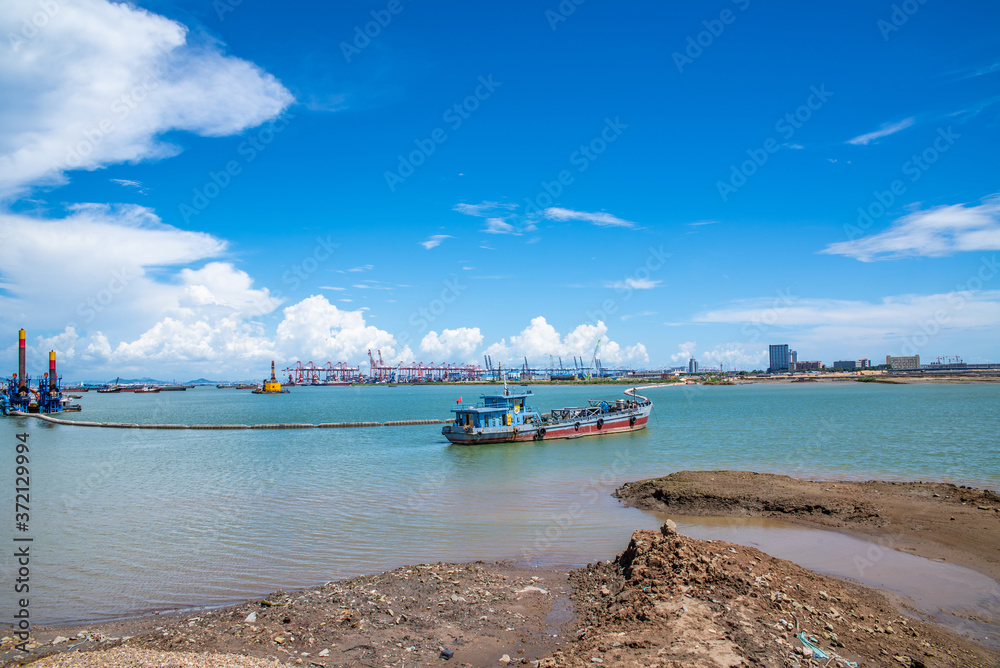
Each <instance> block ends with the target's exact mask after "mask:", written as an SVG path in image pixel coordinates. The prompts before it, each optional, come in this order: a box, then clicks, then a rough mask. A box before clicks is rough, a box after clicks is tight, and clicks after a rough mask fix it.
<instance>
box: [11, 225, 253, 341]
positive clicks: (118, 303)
mask: <svg viewBox="0 0 1000 668" xmlns="http://www.w3.org/2000/svg"><path fill="white" fill-rule="evenodd" d="M0 239H2V242H0V324H4V323H6V324H8V325H9V324H12V323H11V322H10V318H14V317H18V318H24V319H26V320H27V321H30V322H33V323H37V326H41V327H46V328H60V329H61V328H62V326H63V325H65V324H73V323H72V322H71V323H67V321H75V324H76V325H79V326H81V327H83V326H87V325H90V324H95V323H96V324H99V325H101V326H103V327H107V326H109V325H113V324H114V323H115V322H124V321H131V322H135V321H141V320H142V318H143V317H150V316H155V315H158V314H160V313H161V312H162V311H163V310H165V309H169V308H176V307H177V306H179V304H178V300H179V299H180V295H181V293H183V292H185V290H186V288H187V287H188V286H195V285H197V284H198V283H197V281H198V279H199V278H203V279H205V280H210V279H212V277H213V276H214V280H216V281H218V280H222V275H221V272H220V268H219V267H214V268H213V269H210V270H207V271H205V272H204V273H200V274H190V273H189V274H184V275H183V276H182V277H181V279H180V280H179V282H180V283H183V284H184V285H182V286H181V287H178V285H177V283H175V282H173V281H171V280H169V279H168V280H166V281H164V280H157V279H155V278H153V276H154V275H155V274H157V273H160V272H161V271H162V270H163V269H166V268H169V267H173V266H183V265H190V264H193V263H196V262H199V261H204V260H208V259H211V258H215V257H217V256H219V255H221V254H222V253H223V252H224V251H225V250H226V242H225V241H223V240H221V239H218V238H217V237H214V236H212V235H210V234H204V233H200V232H189V231H186V230H180V229H177V228H175V227H171V226H169V225H164V224H163V223H161V222H160V219H159V218H158V217H157V216H156V215H155V214H153V213H152V212H151V211H150V210H149V209H146V208H144V207H139V206H117V207H112V206H100V205H78V206H76V207H73V209H72V211H71V213H70V215H69V216H67V217H65V218H59V219H52V220H45V219H37V218H33V217H29V216H23V215H18V214H9V213H2V212H0ZM40 260H41V261H44V263H45V270H44V271H39V261H40ZM241 280H242V279H241ZM215 287H220V286H218V285H216V286H215ZM192 289H193V290H195V291H196V288H193V287H192ZM191 297H192V298H196V295H195V294H192V295H191ZM98 321H100V322H98Z"/></svg>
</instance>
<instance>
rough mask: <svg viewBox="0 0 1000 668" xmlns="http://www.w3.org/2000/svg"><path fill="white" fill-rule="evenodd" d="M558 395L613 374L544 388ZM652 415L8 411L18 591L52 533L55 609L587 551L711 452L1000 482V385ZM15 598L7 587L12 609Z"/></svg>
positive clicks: (771, 400)
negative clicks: (457, 424)
mask: <svg viewBox="0 0 1000 668" xmlns="http://www.w3.org/2000/svg"><path fill="white" fill-rule="evenodd" d="M484 390H485V388H483V387H473V386H425V387H408V386H406V385H400V386H398V387H385V386H381V387H378V386H375V387H327V388H306V387H293V388H291V391H290V392H289V393H288V394H284V395H276V396H262V395H253V394H250V393H249V392H247V391H240V390H219V389H216V388H214V387H199V388H194V389H190V390H188V391H186V392H161V393H159V394H145V395H143V394H138V395H136V394H131V393H123V394H100V395H99V394H96V393H94V392H89V393H86V394H85V395H84V398H83V399H80V400H79V402H78V403H80V404H82V405H83V408H84V410H83V412H82V413H77V414H67V415H65V416H64V417H66V418H68V419H74V420H87V421H99V422H138V423H181V424H211V423H239V424H256V423H276V422H286V423H288V422H309V423H321V422H351V421H387V420H404V419H422V418H444V417H448V415H449V409H450V408H451V407H453V406H454V402H455V401H456V400H457V399H458V398H459V397H462V398H463V401H464V402H466V403H470V402H474V401H476V400H477V399H478V395H479V394H480V393H481V392H482V391H484ZM534 390H535V393H536V395H537V396H536V398H535V399H534V401H533V402H532V403H534V405H535V406H536V407H537V408H538V409H539V410H542V411H546V410H550V409H552V408H558V407H561V406H566V405H581V404H584V403H585V402H586V400H587V399H588V398H610V399H614V398H616V397H617V396H620V395H619V392H620V391H621V388H616V387H612V386H536V387H535V388H534ZM645 393H646V394H647V396H649V397H650V398H651V399H652V400H653V402H654V409H653V416H652V419H651V420H650V423H649V426H648V428H647V429H645V430H642V431H638V432H632V433H628V434H620V435H609V436H603V437H594V438H581V439H575V440H562V441H545V442H537V443H536V442H527V443H520V444H516V445H480V446H472V447H468V446H454V445H450V444H449V443H448V442H447V440H446V439H444V437H443V436H442V435H441V433H440V426H439V425H428V426H410V427H378V428H362V429H300V430H284V431H271V430H239V431H202V430H182V431H175V430H171V431H167V430H164V431H161V430H136V429H97V428H88V427H69V426H62V425H52V424H48V423H45V422H42V421H40V420H37V419H29V418H4V419H0V444H2V453H3V454H0V461H2V462H3V463H2V464H0V472H2V476H0V499H2V500H3V503H2V504H0V507H2V508H7V511H6V513H7V516H6V517H2V522H0V524H2V526H3V529H2V530H0V538H3V540H4V544H5V545H6V546H7V547H6V548H4V549H3V550H2V554H3V557H2V558H0V587H3V589H4V590H6V591H8V592H10V591H12V587H13V583H14V581H15V579H16V578H17V570H18V564H17V563H16V561H17V560H16V558H14V556H13V555H14V550H13V549H11V548H10V546H12V545H14V543H13V542H12V539H13V538H15V537H31V538H32V539H33V540H32V541H31V543H30V545H31V576H30V577H31V583H30V586H31V613H32V620H33V622H34V623H54V622H62V621H77V620H80V621H83V620H101V619H109V618H115V617H122V616H130V615H137V614H144V613H149V612H152V611H159V610H169V609H176V608H185V607H191V606H212V605H223V604H227V603H232V602H237V601H240V600H243V599H245V598H249V597H253V596H259V595H263V594H266V593H268V592H271V591H274V590H276V589H279V588H285V589H292V588H300V587H307V586H311V585H316V584H319V583H322V582H325V581H328V580H332V579H339V578H344V577H350V576H354V575H358V574H363V573H374V572H380V571H383V570H386V569H390V568H393V567H396V566H400V565H403V564H413V563H421V562H436V561H442V560H448V561H468V560H476V559H484V560H491V559H506V558H513V559H521V560H524V561H528V562H531V563H536V564H543V565H557V564H558V565H573V564H580V563H587V562H590V561H596V560H598V559H607V558H610V557H612V556H613V555H614V554H616V553H617V552H619V551H621V550H622V549H623V548H624V546H625V545H626V543H627V541H628V537H629V536H630V535H631V533H632V531H633V530H635V529H637V528H654V527H656V526H658V524H659V521H660V520H659V519H658V518H657V517H656V516H655V515H653V514H650V513H645V512H642V511H639V510H636V509H630V508H625V507H623V506H622V505H621V504H620V503H619V502H618V501H617V500H615V499H614V498H612V497H611V496H610V495H611V492H613V491H614V489H615V488H616V487H618V486H619V485H620V484H621V483H623V482H625V481H631V480H639V479H642V478H647V477H653V476H661V475H666V474H668V473H671V472H674V471H681V470H686V469H688V470H690V469H743V470H753V471H760V472H770V473H783V474H789V475H793V476H799V477H805V478H817V479H818V478H826V479H830V478H844V479H857V480H865V479H883V480H935V481H948V482H955V483H959V484H968V485H973V486H976V487H986V488H990V489H998V488H1000V426H998V425H1000V423H998V421H997V419H996V415H997V408H998V406H1000V386H995V385H985V384H984V385H885V384H875V383H870V384H858V383H850V384H849V383H836V384H826V383H822V384H820V383H816V384H812V383H809V384H806V383H803V384H788V385H764V384H756V385H747V386H717V387H709V386H700V385H698V386H681V387H676V386H674V387H658V388H653V389H649V390H647V391H645ZM18 433H27V434H29V436H28V444H29V447H30V464H29V468H30V525H29V531H27V532H18V531H17V530H16V528H15V521H14V520H15V518H14V503H15V499H14V487H15V475H14V471H15V460H14V457H15V444H16V438H15V434H18ZM14 598H15V597H14V596H13V595H10V596H8V595H4V596H3V597H0V618H2V619H7V620H9V619H11V618H12V615H13V613H14Z"/></svg>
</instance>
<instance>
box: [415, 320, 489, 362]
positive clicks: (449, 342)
mask: <svg viewBox="0 0 1000 668" xmlns="http://www.w3.org/2000/svg"><path fill="white" fill-rule="evenodd" d="M482 343H483V335H482V333H481V332H480V331H479V328H478V327H459V328H457V329H444V330H442V331H441V334H438V333H437V332H435V331H430V332H428V333H427V335H426V336H424V338H423V340H421V341H420V352H421V353H423V354H425V355H428V356H430V357H431V358H433V359H442V360H449V361H450V360H462V361H470V360H472V359H475V358H476V357H477V356H476V354H475V353H476V350H477V349H478V348H479V346H480V345H482Z"/></svg>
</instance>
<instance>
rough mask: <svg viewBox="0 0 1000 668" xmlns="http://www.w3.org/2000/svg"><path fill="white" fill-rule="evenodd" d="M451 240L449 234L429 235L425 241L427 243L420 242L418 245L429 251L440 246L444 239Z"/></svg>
mask: <svg viewBox="0 0 1000 668" xmlns="http://www.w3.org/2000/svg"><path fill="white" fill-rule="evenodd" d="M451 238H452V236H451V235H450V234H434V235H431V236H430V237H429V238H428V239H427V241H421V242H420V245H421V246H423V247H424V248H426V249H427V250H430V249H432V248H436V247H438V246H440V245H441V242H442V241H444V240H445V239H451Z"/></svg>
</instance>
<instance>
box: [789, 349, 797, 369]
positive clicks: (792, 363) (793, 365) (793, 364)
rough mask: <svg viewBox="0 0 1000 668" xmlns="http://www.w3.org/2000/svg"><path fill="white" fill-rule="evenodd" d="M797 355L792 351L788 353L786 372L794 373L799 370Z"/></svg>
mask: <svg viewBox="0 0 1000 668" xmlns="http://www.w3.org/2000/svg"><path fill="white" fill-rule="evenodd" d="M798 365H799V354H798V353H797V352H795V351H794V350H791V351H789V352H788V370H789V371H795V370H797V369H798V368H799V366H798Z"/></svg>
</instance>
